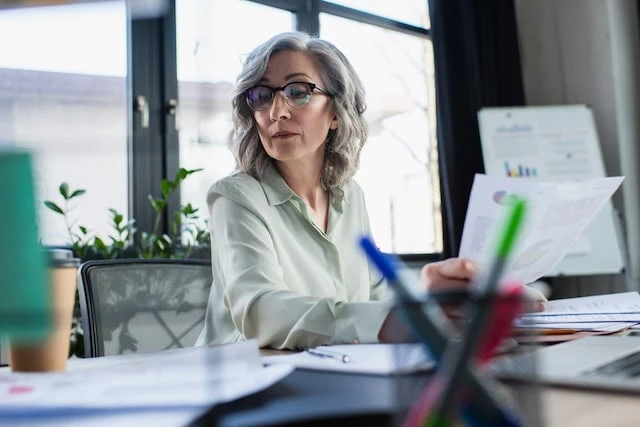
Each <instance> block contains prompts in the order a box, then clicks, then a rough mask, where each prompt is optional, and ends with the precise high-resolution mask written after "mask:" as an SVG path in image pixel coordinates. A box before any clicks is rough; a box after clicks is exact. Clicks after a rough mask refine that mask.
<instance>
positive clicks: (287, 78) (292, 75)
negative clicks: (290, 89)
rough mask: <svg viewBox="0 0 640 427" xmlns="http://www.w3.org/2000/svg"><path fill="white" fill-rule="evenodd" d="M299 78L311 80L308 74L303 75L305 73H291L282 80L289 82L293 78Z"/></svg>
mask: <svg viewBox="0 0 640 427" xmlns="http://www.w3.org/2000/svg"><path fill="white" fill-rule="evenodd" d="M300 76H303V77H306V78H308V79H310V78H311V76H309V75H308V74H305V73H291V74H287V75H286V76H284V79H285V80H290V79H292V78H294V77H300Z"/></svg>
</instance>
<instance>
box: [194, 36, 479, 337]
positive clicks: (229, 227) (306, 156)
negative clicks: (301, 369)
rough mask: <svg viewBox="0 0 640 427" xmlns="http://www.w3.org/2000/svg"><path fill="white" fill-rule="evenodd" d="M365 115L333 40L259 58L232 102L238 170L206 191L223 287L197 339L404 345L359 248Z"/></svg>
mask: <svg viewBox="0 0 640 427" xmlns="http://www.w3.org/2000/svg"><path fill="white" fill-rule="evenodd" d="M364 110H365V103H364V88H363V85H362V83H361V81H360V79H359V78H358V76H357V75H356V73H355V71H354V69H353V67H352V66H351V64H350V63H349V61H348V60H347V59H346V57H345V56H344V55H343V54H342V53H341V52H340V51H339V50H338V49H337V48H335V47H334V46H333V45H332V44H330V43H328V42H326V41H323V40H319V39H316V38H311V37H309V36H308V35H306V34H302V33H284V34H280V35H278V36H275V37H273V38H272V39H270V40H268V41H267V42H265V43H264V44H262V45H260V46H258V47H257V48H256V49H255V50H254V51H253V52H251V53H250V54H249V56H248V57H247V59H246V61H245V63H244V66H243V69H242V72H241V73H240V75H239V77H238V79H237V86H236V89H235V93H234V98H233V118H234V126H235V132H234V139H233V142H232V149H233V152H234V154H235V156H236V160H237V163H238V167H239V171H238V172H237V173H234V174H232V175H231V176H229V177H226V178H224V179H222V180H220V181H218V182H217V183H215V184H214V185H213V186H212V188H211V189H210V190H209V193H208V196H207V202H208V206H209V213H210V227H211V233H212V234H211V242H212V266H213V286H212V289H211V296H210V299H209V307H208V310H207V315H206V321H205V328H204V330H203V332H202V334H201V335H200V337H199V339H198V344H200V345H204V344H221V343H228V342H235V341H239V340H243V339H250V338H255V339H257V341H258V343H259V345H260V346H269V347H273V348H280V349H284V348H288V349H297V348H306V347H312V346H316V345H323V344H341V343H358V342H362V343H365V342H377V341H379V340H383V341H390V340H393V339H394V338H395V336H394V332H395V331H394V330H395V329H396V326H395V323H396V322H395V321H394V320H393V317H394V316H393V315H391V316H390V315H389V305H388V304H385V303H383V302H381V300H382V299H383V296H384V293H385V287H384V286H385V285H384V284H383V283H382V280H381V279H380V276H379V274H378V273H377V272H376V271H375V269H373V267H371V266H369V265H368V263H367V261H366V259H365V257H364V256H363V254H362V253H361V252H360V251H359V249H358V248H357V244H356V242H357V238H358V237H359V236H361V235H363V234H370V229H369V219H368V215H367V211H366V208H365V202H364V196H363V193H362V190H361V189H360V187H359V186H358V185H357V184H356V183H355V182H354V181H353V180H352V177H353V175H354V173H355V172H356V169H357V167H358V161H359V157H360V151H361V149H362V147H363V145H364V143H365V141H366V139H367V126H366V122H365V120H364V118H363V113H364ZM472 274H473V264H472V263H471V262H469V261H465V260H461V259H451V260H447V261H443V262H440V263H434V264H429V265H427V266H426V267H425V268H424V270H423V279H424V280H425V282H426V285H427V286H428V285H430V284H431V283H438V285H441V286H455V285H459V286H464V285H465V284H466V283H467V282H468V280H469V278H470V277H471V276H472Z"/></svg>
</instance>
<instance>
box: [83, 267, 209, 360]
mask: <svg viewBox="0 0 640 427" xmlns="http://www.w3.org/2000/svg"><path fill="white" fill-rule="evenodd" d="M211 281H212V277H211V263H210V262H209V261H205V260H178V259H115V260H100V261H87V262H85V263H83V264H82V265H81V266H80V269H79V271H78V295H79V299H80V301H79V302H80V312H81V315H82V327H83V330H84V349H85V357H98V356H108V355H114V354H123V353H129V352H132V353H136V352H142V353H150V352H155V351H161V350H166V349H169V348H178V347H189V346H193V345H194V344H195V341H196V339H197V337H198V334H199V333H200V331H201V329H202V326H203V323H204V316H205V310H206V308H207V301H208V299H209V289H210V288H211Z"/></svg>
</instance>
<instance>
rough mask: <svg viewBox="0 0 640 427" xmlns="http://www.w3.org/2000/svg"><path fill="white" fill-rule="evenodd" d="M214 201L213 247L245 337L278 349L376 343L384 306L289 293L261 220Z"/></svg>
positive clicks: (386, 309)
mask: <svg viewBox="0 0 640 427" xmlns="http://www.w3.org/2000/svg"><path fill="white" fill-rule="evenodd" d="M210 203H211V205H210V214H211V220H210V227H211V231H212V239H213V240H212V244H213V245H215V248H216V249H215V253H216V255H215V256H218V257H219V265H220V268H221V270H222V271H220V272H219V274H220V275H221V276H222V277H223V278H224V282H225V290H224V298H225V304H226V305H227V307H229V310H230V312H231V317H232V321H233V323H234V325H235V326H236V328H237V329H238V330H239V331H240V333H241V334H242V335H243V336H244V337H245V338H247V339H249V338H254V339H256V340H257V341H258V343H259V345H260V346H263V347H265V346H269V347H273V348H279V349H298V348H307V347H312V346H316V345H325V344H344V343H354V342H361V343H373V342H377V341H378V338H377V336H378V331H379V330H380V327H381V326H382V323H383V322H384V319H385V318H386V316H387V314H388V312H389V307H388V306H387V305H386V304H384V303H382V302H378V301H366V302H348V303H347V302H339V301H335V300H333V299H330V298H317V297H312V296H307V295H302V294H300V293H298V292H294V291H292V290H290V289H289V288H288V287H287V284H286V283H285V281H284V277H283V272H282V269H281V268H280V265H279V263H278V258H277V254H276V249H275V246H274V244H273V240H272V236H271V234H270V232H269V229H268V227H267V225H266V224H265V223H264V222H263V221H262V220H261V219H260V217H259V216H258V215H256V214H255V213H254V212H252V211H251V210H250V209H248V208H246V207H244V206H242V205H241V204H239V203H237V202H235V201H232V200H230V199H228V198H225V197H221V196H220V197H216V198H214V199H213V201H210Z"/></svg>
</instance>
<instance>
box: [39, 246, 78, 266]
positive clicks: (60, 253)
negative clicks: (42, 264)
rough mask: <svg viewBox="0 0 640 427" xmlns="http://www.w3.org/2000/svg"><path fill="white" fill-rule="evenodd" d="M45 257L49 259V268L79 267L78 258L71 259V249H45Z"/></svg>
mask: <svg viewBox="0 0 640 427" xmlns="http://www.w3.org/2000/svg"><path fill="white" fill-rule="evenodd" d="M46 253H47V257H48V258H49V267H58V268H61V267H75V268H78V267H79V266H80V258H74V257H73V251H72V250H71V249H60V248H55V249H47V250H46Z"/></svg>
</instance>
